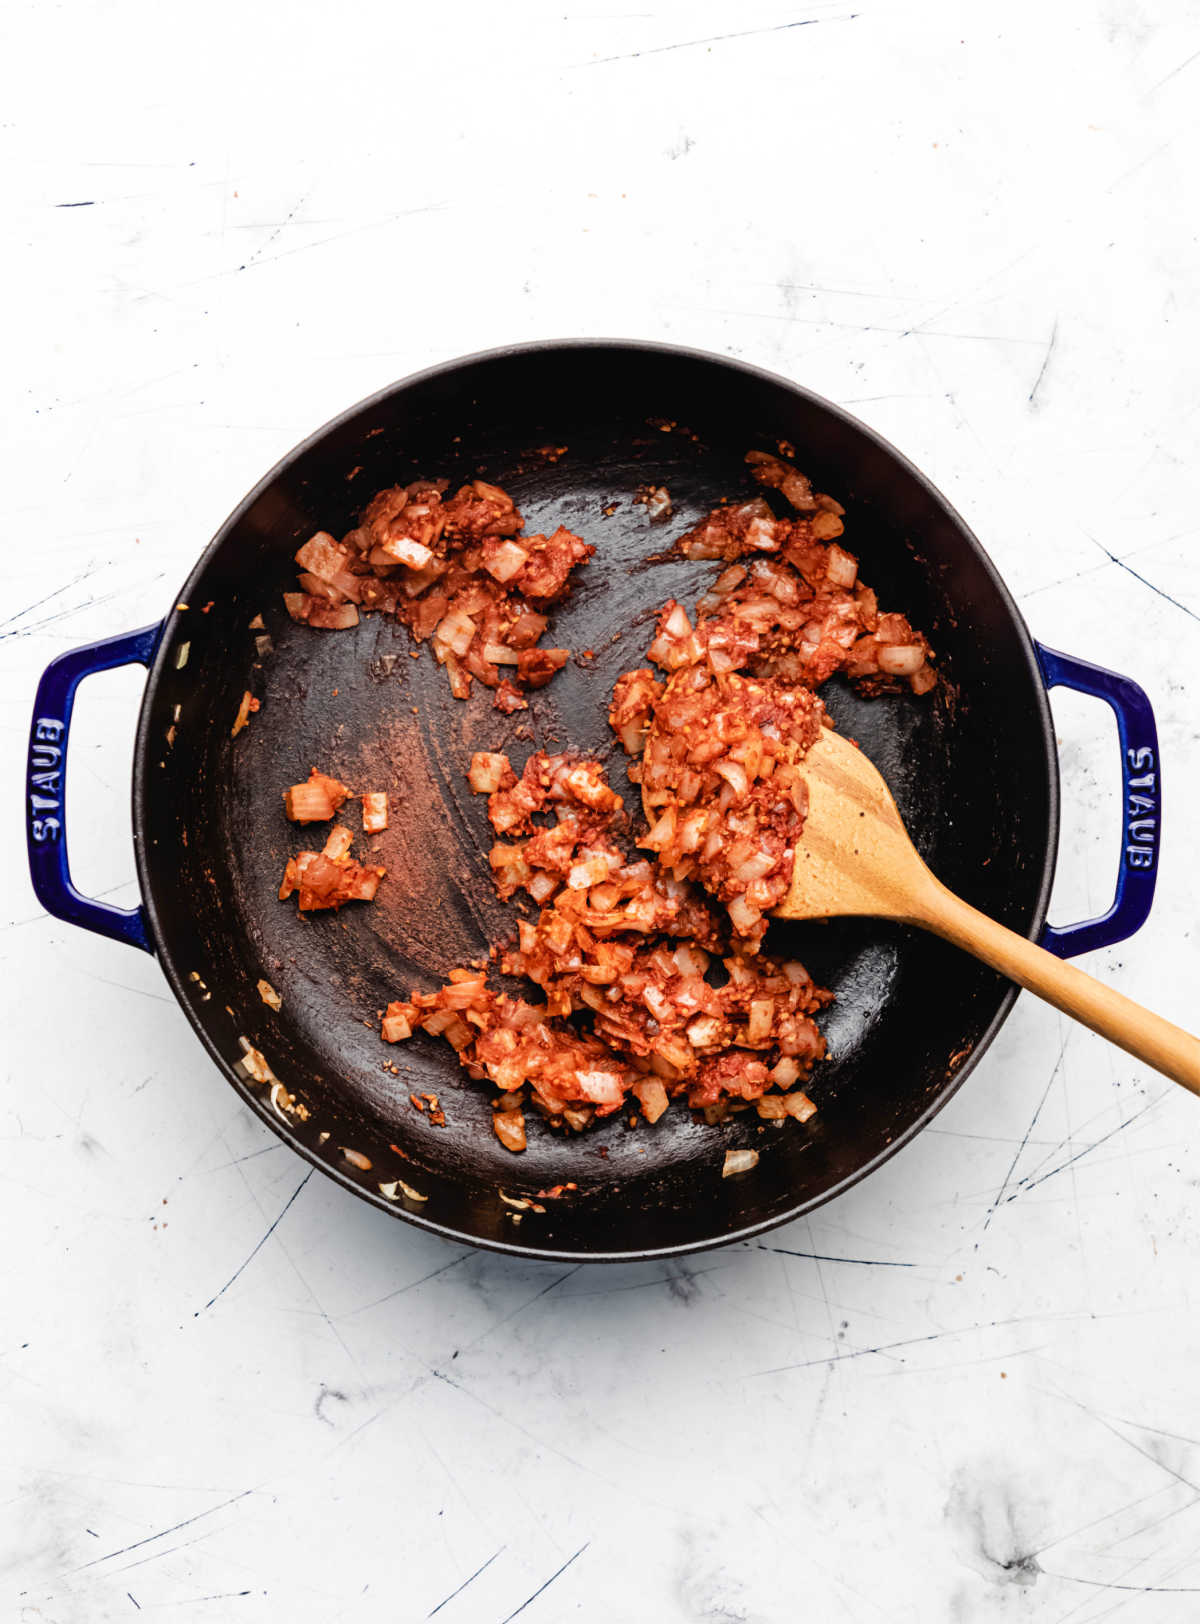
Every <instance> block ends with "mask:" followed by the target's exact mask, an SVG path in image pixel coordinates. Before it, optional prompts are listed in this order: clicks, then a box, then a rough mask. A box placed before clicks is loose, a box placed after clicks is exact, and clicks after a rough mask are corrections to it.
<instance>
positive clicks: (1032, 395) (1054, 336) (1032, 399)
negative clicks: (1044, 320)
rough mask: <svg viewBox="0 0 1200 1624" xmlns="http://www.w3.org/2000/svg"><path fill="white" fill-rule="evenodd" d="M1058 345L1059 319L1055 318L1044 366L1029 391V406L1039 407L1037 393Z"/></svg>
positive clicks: (1043, 362)
mask: <svg viewBox="0 0 1200 1624" xmlns="http://www.w3.org/2000/svg"><path fill="white" fill-rule="evenodd" d="M1057 343H1058V317H1057V316H1055V318H1054V326H1053V327H1052V328H1051V329H1050V342H1049V343H1048V344H1047V345H1046V353H1045V355H1044V356H1043V357H1042V364H1041V367H1040V368H1039V370H1038V375H1037V377H1036V378H1035V379H1034V380H1033V388H1032V389H1031V390H1030V391H1029V404H1030V405H1031V406H1036V405H1037V392H1038V390H1039V389H1040V388H1041V387H1042V379H1043V378H1044V377H1045V376H1046V368H1047V367H1048V366H1049V365H1050V357H1051V356H1052V355H1053V354H1054V346H1055V345H1056V344H1057Z"/></svg>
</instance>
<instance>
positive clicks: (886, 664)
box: [877, 643, 925, 677]
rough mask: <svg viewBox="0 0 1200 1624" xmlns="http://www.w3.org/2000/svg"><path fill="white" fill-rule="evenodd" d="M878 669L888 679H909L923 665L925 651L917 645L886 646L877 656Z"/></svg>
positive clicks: (894, 644)
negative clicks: (885, 674)
mask: <svg viewBox="0 0 1200 1624" xmlns="http://www.w3.org/2000/svg"><path fill="white" fill-rule="evenodd" d="M877 658H878V660H879V669H880V670H881V671H886V672H887V674H888V676H889V677H911V676H914V675H915V674H916V672H918V671H919V670H920V669H921V667H922V666H923V665H924V664H925V650H924V649H923V648H921V647H920V646H919V645H918V644H915V643H914V644H896V643H890V644H886V645H884V646H883V647H881V648H880V650H879V654H878V656H877Z"/></svg>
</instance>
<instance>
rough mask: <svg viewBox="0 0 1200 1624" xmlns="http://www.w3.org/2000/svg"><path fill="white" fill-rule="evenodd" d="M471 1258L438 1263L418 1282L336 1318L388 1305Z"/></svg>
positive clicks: (411, 1281)
mask: <svg viewBox="0 0 1200 1624" xmlns="http://www.w3.org/2000/svg"><path fill="white" fill-rule="evenodd" d="M471 1256H473V1254H472V1253H470V1252H464V1253H463V1255H462V1256H461V1257H452V1258H451V1259H450V1261H449V1263H439V1264H438V1266H437V1268H436V1269H430V1271H429V1273H428V1274H423V1275H422V1276H421V1277H420V1279H419V1280H410V1281H409V1282H408V1284H407V1285H406V1286H397V1287H396V1289H395V1291H389V1292H388V1293H387V1294H386V1295H385V1296H383V1297H376V1298H375V1300H374V1301H373V1302H369V1303H364V1304H363V1305H362V1307H361V1308H348V1309H347V1310H346V1312H345V1313H344V1314H339V1315H338V1316H337V1317H338V1319H349V1318H351V1316H352V1315H354V1314H365V1313H366V1312H367V1310H368V1309H369V1308H378V1307H379V1305H380V1304H381V1303H390V1302H391V1300H392V1298H393V1297H403V1295H404V1293H405V1292H406V1291H415V1290H416V1289H417V1287H418V1286H423V1285H424V1284H425V1282H426V1281H427V1280H435V1279H436V1278H437V1276H438V1275H439V1274H445V1272H446V1270H447V1269H457V1268H458V1266H459V1264H460V1263H465V1262H466V1261H467V1259H468V1258H469V1257H471Z"/></svg>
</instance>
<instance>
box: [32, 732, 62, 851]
mask: <svg viewBox="0 0 1200 1624" xmlns="http://www.w3.org/2000/svg"><path fill="white" fill-rule="evenodd" d="M62 733H63V724H62V723H61V722H60V721H59V720H58V719H57V718H56V717H53V716H39V717H37V718H36V720H35V721H34V724H33V738H32V739H31V741H30V745H29V827H30V829H31V831H32V833H33V838H34V840H35V841H36V842H37V844H38V845H39V846H44V845H46V844H47V842H49V841H54V840H58V839H59V838H60V837H61V835H62V818H61V815H60V814H61V813H62V782H63V780H62V754H63V753H62V746H61V745H60V744H59V743H58V742H57V741H58V740H59V739H61V738H62Z"/></svg>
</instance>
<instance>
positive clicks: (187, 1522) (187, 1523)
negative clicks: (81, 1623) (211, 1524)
mask: <svg viewBox="0 0 1200 1624" xmlns="http://www.w3.org/2000/svg"><path fill="white" fill-rule="evenodd" d="M253 1493H254V1490H253V1489H243V1490H242V1492H241V1494H234V1495H231V1496H230V1498H229V1499H228V1500H222V1501H221V1503H220V1505H218V1506H209V1508H208V1510H207V1511H198V1512H197V1513H196V1515H195V1516H194V1517H185V1518H184V1519H183V1521H182V1522H177V1523H172V1524H171V1526H170V1528H160V1529H159V1531H158V1533H157V1534H147V1535H146V1537H145V1538H144V1539H135V1540H134V1542H133V1544H132V1545H122V1547H121V1549H120V1550H119V1551H109V1553H108V1555H107V1556H97V1557H93V1558H92V1560H91V1561H90V1562H84V1563H82V1564H81V1565H80V1566H79V1567H77V1568H71V1569H70V1572H71V1573H84V1572H86V1571H87V1569H88V1568H96V1567H99V1566H100V1564H101V1563H102V1562H111V1561H112V1560H113V1559H114V1558H115V1557H118V1556H125V1555H126V1554H127V1553H128V1552H129V1551H136V1550H138V1549H140V1547H141V1546H143V1545H150V1544H152V1543H153V1541H154V1540H156V1539H165V1538H166V1536H167V1535H168V1534H177V1533H178V1532H179V1530H180V1529H181V1528H190V1527H191V1525H192V1524H193V1523H198V1522H200V1521H201V1520H202V1519H203V1518H205V1517H212V1516H214V1515H215V1514H216V1513H217V1512H218V1511H224V1509H225V1507H226V1506H233V1505H236V1504H237V1502H238V1501H239V1500H244V1499H245V1498H246V1496H247V1495H249V1494H253Z"/></svg>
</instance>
